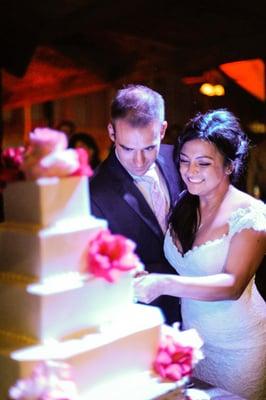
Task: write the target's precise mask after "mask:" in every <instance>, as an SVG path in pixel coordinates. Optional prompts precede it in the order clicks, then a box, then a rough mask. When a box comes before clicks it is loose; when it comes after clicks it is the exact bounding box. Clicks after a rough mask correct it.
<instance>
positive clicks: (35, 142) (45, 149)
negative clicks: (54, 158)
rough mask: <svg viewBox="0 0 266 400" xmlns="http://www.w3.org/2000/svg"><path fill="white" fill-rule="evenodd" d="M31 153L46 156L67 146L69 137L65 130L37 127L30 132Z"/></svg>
mask: <svg viewBox="0 0 266 400" xmlns="http://www.w3.org/2000/svg"><path fill="white" fill-rule="evenodd" d="M29 142H30V144H29V149H28V151H29V153H34V154H36V155H38V154H39V155H40V156H45V155H47V154H50V153H52V152H55V151H60V150H65V149H66V148H67V137H66V135H65V134H64V133H63V132H60V131H56V130H54V129H50V128H36V129H34V131H33V132H31V133H30V134H29Z"/></svg>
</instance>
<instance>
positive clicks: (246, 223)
mask: <svg viewBox="0 0 266 400" xmlns="http://www.w3.org/2000/svg"><path fill="white" fill-rule="evenodd" d="M249 228H252V229H255V230H257V231H266V205H265V204H264V203H263V202H262V201H254V203H253V204H252V205H250V206H249V207H247V208H238V209H237V210H235V211H233V212H232V214H231V216H230V218H229V220H228V233H227V234H224V235H222V236H221V237H220V238H218V239H215V240H209V241H207V242H205V243H203V244H202V245H200V246H195V247H194V248H192V249H191V250H189V251H187V252H186V253H185V254H184V256H183V255H182V254H181V253H180V252H179V251H178V249H177V247H176V246H175V244H174V243H173V241H172V238H171V236H170V231H169V230H168V231H167V233H166V237H165V241H164V252H165V255H166V258H167V259H168V261H169V262H170V264H171V265H172V266H173V267H174V268H175V269H176V270H177V272H178V273H179V274H180V275H186V276H202V275H210V274H216V273H219V272H222V271H223V267H224V264H225V260H226V256H227V252H228V249H229V244H230V240H231V238H232V236H234V235H235V234H236V233H237V232H240V231H241V230H243V229H249ZM217 255H219V258H218V259H217ZM214 259H215V260H216V262H215V263H214V262H213V260H214Z"/></svg>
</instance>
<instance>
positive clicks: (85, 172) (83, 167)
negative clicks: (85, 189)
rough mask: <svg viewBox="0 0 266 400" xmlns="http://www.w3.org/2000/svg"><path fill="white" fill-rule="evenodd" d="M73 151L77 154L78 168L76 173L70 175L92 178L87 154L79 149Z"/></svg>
mask: <svg viewBox="0 0 266 400" xmlns="http://www.w3.org/2000/svg"><path fill="white" fill-rule="evenodd" d="M75 151H76V152H77V156H78V160H79V166H78V168H77V169H76V171H75V172H74V173H73V174H72V175H75V176H92V175H93V170H92V168H91V166H90V165H89V162H88V153H87V152H86V150H85V149H82V148H81V147H79V148H76V149H75Z"/></svg>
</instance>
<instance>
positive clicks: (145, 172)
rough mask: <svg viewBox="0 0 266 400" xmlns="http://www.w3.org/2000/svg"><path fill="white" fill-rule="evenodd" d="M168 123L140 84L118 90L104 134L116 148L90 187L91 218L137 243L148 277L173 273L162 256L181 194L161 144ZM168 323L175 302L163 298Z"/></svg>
mask: <svg viewBox="0 0 266 400" xmlns="http://www.w3.org/2000/svg"><path fill="white" fill-rule="evenodd" d="M166 128H167V122H166V121H165V119H164V100H163V98H162V96H161V95H160V94H159V93H157V92H155V91H154V90H152V89H150V88H148V87H146V86H142V85H128V86H127V87H125V88H123V89H121V90H119V91H118V92H117V94H116V96H115V97H114V99H113V101H112V104H111V120H110V123H109V125H108V133H109V137H110V139H111V141H112V142H113V144H114V146H113V149H112V150H111V152H110V154H109V156H108V157H107V159H106V160H105V161H104V162H103V163H102V164H101V165H100V166H99V167H98V169H97V170H96V171H95V174H94V176H93V177H92V179H91V182H90V193H91V206H92V213H93V214H94V215H95V216H97V217H100V218H104V219H106V220H107V221H108V225H109V229H110V230H111V232H113V233H119V234H122V235H124V236H126V237H128V238H130V239H132V240H133V241H134V242H135V243H136V244H137V248H136V252H137V254H138V255H139V257H140V259H141V261H142V262H143V264H144V265H145V269H146V270H147V271H148V272H156V273H170V274H173V273H175V271H174V269H173V268H172V267H171V266H170V265H169V264H168V262H167V260H166V259H165V257H164V253H163V241H164V234H165V231H166V228H167V214H168V212H169V210H170V208H171V207H172V205H173V204H174V202H175V200H176V199H177V197H178V194H179V192H180V189H181V187H180V180H179V176H178V173H177V169H176V166H175V164H174V161H173V148H172V146H170V145H161V141H162V139H163V137H164V135H165V131H166ZM152 304H153V305H156V306H158V307H160V308H161V309H162V311H163V313H164V315H165V318H166V322H167V323H169V324H171V323H173V322H175V321H177V320H179V319H180V316H179V301H178V299H176V298H173V297H170V296H161V297H160V298H159V299H157V300H156V301H154V302H153V303H152Z"/></svg>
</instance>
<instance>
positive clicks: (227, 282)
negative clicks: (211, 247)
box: [135, 229, 266, 303]
mask: <svg viewBox="0 0 266 400" xmlns="http://www.w3.org/2000/svg"><path fill="white" fill-rule="evenodd" d="M265 248H266V232H258V231H254V230H253V229H245V230H242V231H241V232H239V233H237V234H235V235H234V237H233V238H232V240H231V243H230V248H229V252H228V257H227V260H226V264H225V267H224V270H223V272H222V273H219V274H215V275H207V276H200V277H186V276H178V275H164V274H149V275H147V276H145V277H142V278H139V279H137V280H136V282H135V295H136V297H137V298H138V300H139V301H142V302H145V303H150V302H151V301H153V300H154V299H155V298H157V297H159V296H160V295H163V294H166V295H171V296H176V297H187V298H191V299H196V300H206V301H218V300H227V299H228V300H230V299H231V300H234V299H238V298H239V297H240V296H241V294H242V293H243V291H244V289H245V288H246V286H247V285H248V282H249V281H250V279H251V278H252V276H253V275H254V274H255V272H256V270H257V268H258V267H259V264H260V262H261V260H262V258H263V254H264V253H265ZM213 262H215V259H214V260H213Z"/></svg>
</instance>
